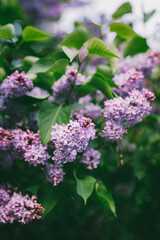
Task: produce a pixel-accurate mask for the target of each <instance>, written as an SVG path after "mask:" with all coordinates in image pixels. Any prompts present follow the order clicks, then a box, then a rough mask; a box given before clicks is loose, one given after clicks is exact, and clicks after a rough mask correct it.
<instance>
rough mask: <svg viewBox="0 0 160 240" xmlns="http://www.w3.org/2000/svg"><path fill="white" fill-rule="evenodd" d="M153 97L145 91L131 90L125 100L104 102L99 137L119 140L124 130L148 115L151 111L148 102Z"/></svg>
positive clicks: (115, 99) (118, 98)
mask: <svg viewBox="0 0 160 240" xmlns="http://www.w3.org/2000/svg"><path fill="white" fill-rule="evenodd" d="M154 99H155V96H154V94H153V93H152V92H149V91H148V90H147V89H143V90H142V92H140V91H139V90H136V89H134V90H132V92H129V96H127V97H126V98H124V99H123V98H122V97H117V98H114V99H111V100H107V101H105V102H104V104H105V108H104V110H103V113H104V117H105V118H106V120H107V121H106V122H105V126H104V129H103V131H102V133H101V136H102V137H104V138H105V139H106V140H111V141H113V140H120V139H122V136H123V134H124V133H126V132H127V130H126V128H128V127H131V126H133V125H135V124H137V123H139V122H141V121H142V117H143V116H145V115H149V113H150V111H151V109H152V108H151V106H150V101H153V100H154Z"/></svg>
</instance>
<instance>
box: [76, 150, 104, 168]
mask: <svg viewBox="0 0 160 240" xmlns="http://www.w3.org/2000/svg"><path fill="white" fill-rule="evenodd" d="M100 157H101V153H100V152H99V151H97V150H95V149H94V148H87V150H86V151H85V152H84V153H83V155H82V159H81V161H80V162H82V163H84V164H85V165H87V168H88V169H90V170H91V169H93V168H97V165H98V164H99V159H100Z"/></svg>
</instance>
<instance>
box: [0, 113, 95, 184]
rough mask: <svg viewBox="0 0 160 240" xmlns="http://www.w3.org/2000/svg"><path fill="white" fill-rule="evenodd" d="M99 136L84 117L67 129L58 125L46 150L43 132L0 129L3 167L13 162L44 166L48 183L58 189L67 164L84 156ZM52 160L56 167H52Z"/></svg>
mask: <svg viewBox="0 0 160 240" xmlns="http://www.w3.org/2000/svg"><path fill="white" fill-rule="evenodd" d="M95 133H96V130H95V125H94V124H93V123H92V122H91V119H89V118H85V117H83V118H81V119H80V120H78V121H77V120H75V121H72V120H70V122H69V123H68V124H67V125H64V124H63V125H58V124H55V125H54V126H53V127H52V132H51V135H52V139H51V142H49V143H48V144H47V145H45V146H43V145H42V144H41V142H40V135H39V132H37V133H33V132H31V131H30V130H27V131H22V130H21V129H14V130H4V129H3V128H0V152H1V159H0V164H1V165H2V166H4V165H6V164H7V162H9V160H10V161H11V162H13V160H14V159H24V160H25V161H26V162H28V163H29V164H32V165H34V166H37V165H39V164H40V165H44V166H45V175H46V178H47V180H48V181H50V182H52V183H53V184H54V186H55V185H57V184H58V183H59V182H60V181H62V180H63V175H64V172H63V169H62V167H63V164H65V163H67V162H72V161H74V160H75V159H76V157H77V153H81V152H83V151H84V150H85V149H86V148H87V146H88V142H89V141H90V140H91V139H94V138H95ZM48 152H50V154H51V155H50V154H49V153H48ZM49 159H52V160H53V163H51V164H50V163H49V161H48V160H49Z"/></svg>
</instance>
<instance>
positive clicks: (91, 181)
mask: <svg viewBox="0 0 160 240" xmlns="http://www.w3.org/2000/svg"><path fill="white" fill-rule="evenodd" d="M74 177H75V179H76V182H77V193H78V195H79V196H81V197H82V198H83V200H84V205H86V203H87V199H88V198H89V197H90V196H91V194H92V192H93V189H94V185H95V183H96V179H95V178H93V177H91V176H85V177H84V178H83V179H78V178H77V176H76V174H75V172H74Z"/></svg>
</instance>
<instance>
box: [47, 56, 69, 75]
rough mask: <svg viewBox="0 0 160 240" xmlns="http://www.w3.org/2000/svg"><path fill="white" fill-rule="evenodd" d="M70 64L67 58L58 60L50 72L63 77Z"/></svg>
mask: <svg viewBox="0 0 160 240" xmlns="http://www.w3.org/2000/svg"><path fill="white" fill-rule="evenodd" d="M68 63H69V60H68V59H65V58H62V59H58V60H57V61H55V63H54V64H53V66H52V67H51V68H50V69H49V72H54V73H59V74H60V75H63V74H64V73H65V71H66V67H67V65H68Z"/></svg>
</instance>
